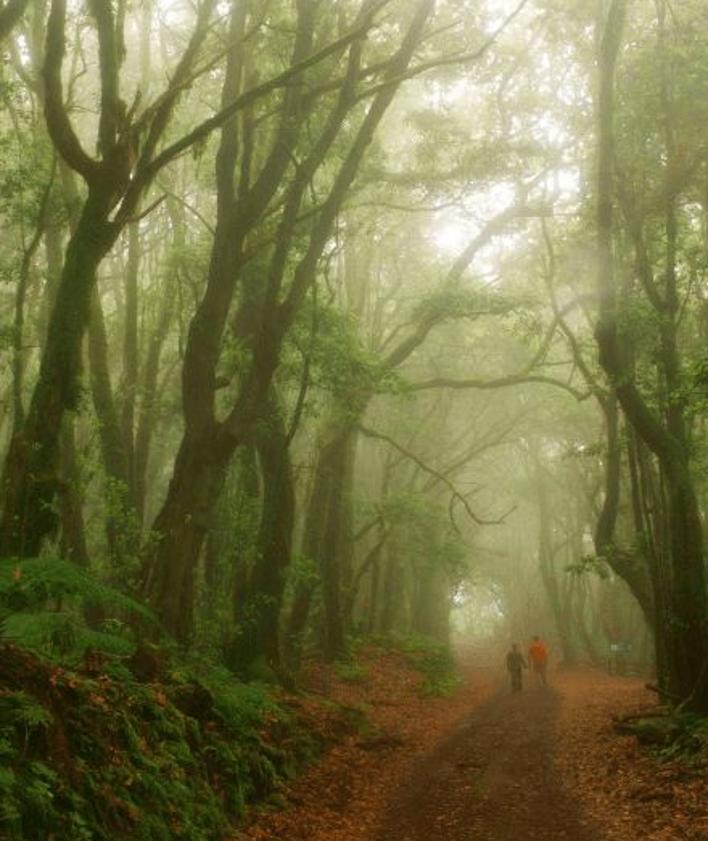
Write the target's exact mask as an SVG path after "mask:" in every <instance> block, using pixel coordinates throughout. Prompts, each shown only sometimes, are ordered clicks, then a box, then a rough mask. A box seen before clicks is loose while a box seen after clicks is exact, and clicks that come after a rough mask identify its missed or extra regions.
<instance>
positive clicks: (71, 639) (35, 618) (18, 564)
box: [0, 558, 155, 657]
mask: <svg viewBox="0 0 708 841" xmlns="http://www.w3.org/2000/svg"><path fill="white" fill-rule="evenodd" d="M86 605H91V606H92V607H94V608H95V607H100V608H101V609H103V610H112V611H115V612H116V613H118V614H120V615H122V616H125V617H131V618H132V619H133V620H135V621H138V622H140V623H142V624H143V625H145V626H150V625H153V624H154V621H155V620H154V617H153V615H152V613H151V612H150V611H149V610H148V609H147V608H146V607H144V606H143V605H141V604H140V603H139V602H136V601H135V600H134V599H131V598H130V597H128V596H126V595H125V594H123V593H121V592H120V591H119V590H116V589H115V588H112V587H107V586H105V585H103V584H101V583H100V582H98V581H97V580H96V579H95V577H94V576H93V575H91V573H90V572H89V571H88V570H86V569H83V568H81V567H79V566H77V565H75V564H72V563H69V562H67V561H62V560H58V559H55V558H50V559H47V558H28V559H24V560H16V559H13V558H9V559H4V560H0V637H5V638H9V639H12V640H13V641H16V642H20V643H21V644H23V645H25V646H28V647H31V648H33V649H35V650H38V651H45V652H50V651H51V652H53V653H55V654H57V655H59V656H64V657H65V656H67V655H68V654H70V653H71V652H72V651H76V650H83V649H84V648H86V647H87V646H91V647H93V648H96V649H98V650H104V651H113V652H116V653H117V652H126V651H127V650H128V649H129V648H130V647H131V645H130V642H129V638H128V634H129V632H128V629H127V627H126V626H125V625H124V624H123V622H121V621H120V620H117V619H114V620H111V621H109V622H108V623H107V624H106V625H105V626H104V627H103V628H102V629H100V630H96V629H89V628H87V627H86V624H85V621H84V618H83V613H82V609H83V607H85V606H86Z"/></svg>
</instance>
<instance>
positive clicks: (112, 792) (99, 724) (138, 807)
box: [0, 648, 317, 841]
mask: <svg viewBox="0 0 708 841" xmlns="http://www.w3.org/2000/svg"><path fill="white" fill-rule="evenodd" d="M4 657H5V662H6V664H7V663H9V664H10V673H11V674H12V675H13V676H14V679H13V680H14V682H15V683H17V682H18V680H19V681H20V682H21V681H22V679H23V678H22V675H25V676H26V679H27V684H28V686H27V688H26V689H19V688H18V689H15V688H12V689H9V690H1V691H0V759H2V762H1V763H0V765H1V768H0V836H1V837H3V838H5V837H6V838H8V841H46V838H48V837H50V836H51V837H52V838H54V839H55V841H77V839H78V841H83V839H86V841H89V840H90V841H113V839H115V838H122V839H126V840H127V841H162V839H165V841H215V839H218V838H221V837H224V836H225V835H226V833H227V831H228V828H229V824H230V821H232V820H233V819H234V818H238V817H240V816H241V815H242V814H243V811H244V808H245V805H246V804H247V803H249V802H252V801H254V800H259V799H263V798H266V797H268V796H269V795H270V794H271V793H272V792H273V791H274V789H275V787H276V786H277V784H278V782H279V780H281V779H283V778H286V777H289V776H291V775H292V774H293V773H294V772H295V769H296V768H297V767H298V766H299V765H300V764H301V763H302V762H303V761H307V760H308V759H310V758H311V757H312V755H313V753H314V752H315V751H316V750H317V745H316V744H315V743H314V740H313V738H312V737H311V736H309V735H308V734H305V733H303V731H302V729H301V725H299V723H298V722H297V721H296V720H295V718H294V717H293V715H292V714H291V713H290V712H288V711H286V710H285V709H284V708H282V707H280V706H278V704H277V703H275V702H274V701H273V699H272V698H271V697H270V695H269V694H268V692H267V690H266V689H265V688H264V687H261V686H256V685H253V684H251V685H244V684H241V683H239V682H238V681H236V680H235V679H234V678H233V675H231V674H230V673H229V672H227V671H226V670H224V669H216V670H213V669H207V670H206V671H205V672H204V674H202V675H201V676H200V677H199V678H196V677H195V674H194V672H193V671H192V670H191V668H189V667H188V666H182V667H180V668H178V669H176V670H174V671H173V672H172V674H171V675H170V678H169V680H168V681H167V682H166V683H164V684H160V685H157V684H151V685H143V684H141V683H138V682H136V681H135V679H134V678H132V676H131V675H130V673H129V672H127V671H126V670H120V672H119V673H117V672H115V670H113V669H110V670H107V673H106V674H103V675H101V676H100V677H99V678H98V679H94V678H87V677H84V676H81V675H79V674H76V673H73V672H70V671H66V670H64V669H60V668H57V667H56V666H53V665H51V664H50V663H47V662H43V661H41V660H39V659H38V658H36V657H35V656H34V655H31V654H29V653H25V652H22V651H21V650H19V649H15V648H7V649H6V650H5V653H4ZM18 676H19V678H18ZM192 698H197V699H199V703H198V704H196V705H195V704H192V705H191V706H190V704H189V702H190V699H192Z"/></svg>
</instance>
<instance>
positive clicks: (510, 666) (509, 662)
mask: <svg viewBox="0 0 708 841" xmlns="http://www.w3.org/2000/svg"><path fill="white" fill-rule="evenodd" d="M526 668H528V666H527V665H526V660H524V655H523V654H522V653H521V652H520V651H519V646H518V644H517V643H514V644H513V645H512V646H511V651H510V652H509V653H508V654H507V655H506V669H507V671H508V672H509V676H510V677H511V691H512V692H521V687H522V682H521V670H522V669H526Z"/></svg>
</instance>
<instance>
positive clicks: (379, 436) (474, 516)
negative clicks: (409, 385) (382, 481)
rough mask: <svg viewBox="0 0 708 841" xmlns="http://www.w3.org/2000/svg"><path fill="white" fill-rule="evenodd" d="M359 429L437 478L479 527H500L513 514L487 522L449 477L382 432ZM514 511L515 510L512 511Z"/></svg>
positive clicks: (366, 428) (358, 426)
mask: <svg viewBox="0 0 708 841" xmlns="http://www.w3.org/2000/svg"><path fill="white" fill-rule="evenodd" d="M357 429H358V430H359V432H361V434H362V435H364V436H365V437H366V438H373V439H375V440H377V441H383V442H384V443H386V444H388V445H389V446H391V447H393V448H394V449H395V450H398V452H399V453H402V454H403V455H404V456H405V457H406V458H409V459H410V460H411V461H412V462H414V463H415V464H417V465H418V467H420V469H421V470H422V471H423V472H424V473H429V474H430V475H431V476H435V478H436V479H437V480H438V481H440V482H442V483H443V485H445V487H446V488H447V489H448V490H449V491H450V493H451V494H452V499H453V501H455V500H456V501H458V502H461V503H462V505H463V507H464V509H465V511H466V512H467V514H468V515H469V517H470V519H471V520H472V521H473V522H475V523H477V525H478V526H498V525H500V524H501V523H503V522H504V520H505V519H506V518H507V517H508V516H509V514H511V511H507V513H506V514H504V515H503V516H502V517H499V518H498V519H496V520H486V519H484V518H483V517H480V516H479V515H477V514H475V512H474V511H473V510H472V507H471V506H470V504H469V502H468V501H467V499H466V498H465V497H464V496H463V495H462V494H461V493H460V492H459V491H458V490H457V488H456V487H455V486H454V485H453V484H452V482H451V481H450V480H449V479H448V478H447V476H443V474H442V473H440V472H438V471H437V470H435V468H433V467H430V465H428V464H426V463H425V462H424V461H423V460H422V459H420V458H419V457H418V456H417V455H415V453H412V452H411V451H410V450H407V449H406V448H405V447H403V446H402V445H401V444H399V443H398V442H397V441H394V440H393V438H390V437H389V436H388V435H384V434H383V433H382V432H376V431H374V430H373V429H369V428H368V427H366V426H362V425H361V424H358V425H357ZM512 510H513V509H512Z"/></svg>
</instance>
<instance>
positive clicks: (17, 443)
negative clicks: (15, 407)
mask: <svg viewBox="0 0 708 841" xmlns="http://www.w3.org/2000/svg"><path fill="white" fill-rule="evenodd" d="M107 205H108V202H107V197H106V196H105V195H104V194H103V191H101V192H98V193H97V192H96V191H90V192H89V196H88V199H87V201H86V204H85V206H84V210H83V212H82V214H81V218H80V220H79V223H78V226H77V229H76V232H75V233H74V234H73V235H72V237H71V239H70V241H69V244H68V247H67V252H66V259H65V263H64V268H63V270H62V274H61V279H60V282H59V288H58V293H57V297H56V301H55V304H54V308H53V311H52V316H51V319H50V323H49V328H48V334H47V343H46V346H45V349H44V352H43V354H42V361H41V365H40V370H39V378H38V381H37V385H36V387H35V390H34V393H33V395H32V400H31V403H30V406H29V410H28V412H27V417H26V421H25V424H24V426H23V428H22V430H20V431H19V432H17V433H15V434H14V435H13V436H12V440H11V441H10V447H9V450H8V454H7V458H6V461H5V467H4V471H3V478H2V491H3V496H4V499H3V502H4V505H3V513H2V520H1V521H0V555H2V556H5V557H8V556H28V557H31V556H35V555H37V554H38V553H39V549H40V546H41V544H42V540H43V539H44V538H45V537H47V536H49V535H51V534H54V533H55V531H56V528H57V518H56V514H55V511H54V508H53V506H52V502H53V500H54V497H55V494H56V492H57V491H58V489H59V482H58V473H57V469H58V458H59V437H60V430H61V425H62V420H63V417H64V412H65V411H67V410H70V409H74V408H76V406H77V403H78V399H79V374H80V370H81V345H82V339H83V336H84V333H85V332H86V328H87V326H88V322H89V312H90V302H91V295H92V294H93V290H94V286H95V282H96V270H97V268H98V265H99V263H100V261H101V260H102V258H103V257H104V255H105V254H106V252H107V251H108V249H109V248H110V247H111V245H112V244H113V241H114V238H115V233H114V231H113V229H112V228H111V226H110V225H109V224H108V223H107V222H106V221H105V220H106V218H107V213H108V206H107Z"/></svg>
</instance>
